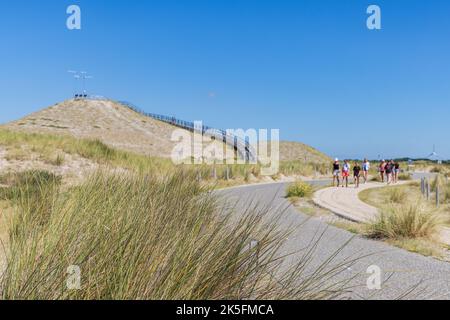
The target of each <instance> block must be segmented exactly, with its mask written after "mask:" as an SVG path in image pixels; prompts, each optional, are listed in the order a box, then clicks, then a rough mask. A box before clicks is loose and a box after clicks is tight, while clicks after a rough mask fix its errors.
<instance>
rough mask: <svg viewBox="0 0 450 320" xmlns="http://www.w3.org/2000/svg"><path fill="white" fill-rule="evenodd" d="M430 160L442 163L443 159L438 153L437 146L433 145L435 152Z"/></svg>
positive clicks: (431, 154) (430, 156)
mask: <svg viewBox="0 0 450 320" xmlns="http://www.w3.org/2000/svg"><path fill="white" fill-rule="evenodd" d="M428 159H430V160H432V161H435V160H436V161H437V162H442V160H441V157H440V156H439V155H438V153H437V152H436V145H435V144H434V145H433V152H432V153H430V155H429V156H428Z"/></svg>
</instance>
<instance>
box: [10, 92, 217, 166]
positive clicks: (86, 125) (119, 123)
mask: <svg viewBox="0 0 450 320" xmlns="http://www.w3.org/2000/svg"><path fill="white" fill-rule="evenodd" d="M3 127H4V128H7V129H11V130H18V131H22V132H31V133H47V134H58V135H61V134H68V135H71V136H73V137H76V138H84V139H98V140H100V141H102V142H103V143H105V144H107V145H109V146H111V147H114V148H118V149H121V150H126V151H131V152H136V153H140V154H144V155H148V156H157V157H162V158H170V157H171V153H172V150H173V149H174V146H175V145H176V142H173V141H171V140H172V134H173V132H174V130H182V131H184V132H185V133H186V134H190V135H191V137H192V139H193V140H194V135H193V134H192V133H190V132H188V131H185V130H183V129H180V128H177V127H174V126H172V125H169V124H166V123H164V122H161V121H157V120H154V119H152V118H149V117H145V116H143V115H141V114H139V113H137V112H134V111H132V110H131V109H129V108H127V107H124V106H123V105H121V104H120V103H116V102H113V101H109V100H104V101H92V100H78V101H75V100H67V101H64V102H62V103H59V104H56V105H54V106H52V107H49V108H47V109H44V110H41V111H38V112H35V113H33V114H31V115H29V116H27V117H25V118H23V119H20V120H17V121H14V122H11V123H9V124H6V125H4V126H3ZM198 137H199V136H197V138H198ZM200 141H201V140H200ZM210 143H211V142H210ZM210 143H208V144H210ZM214 144H216V145H217V146H218V147H222V148H224V144H223V143H221V142H214Z"/></svg>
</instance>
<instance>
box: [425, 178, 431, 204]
mask: <svg viewBox="0 0 450 320" xmlns="http://www.w3.org/2000/svg"><path fill="white" fill-rule="evenodd" d="M426 193H427V200H430V194H431V186H430V181H428V179H427V180H426Z"/></svg>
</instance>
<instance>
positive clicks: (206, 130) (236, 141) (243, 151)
mask: <svg viewBox="0 0 450 320" xmlns="http://www.w3.org/2000/svg"><path fill="white" fill-rule="evenodd" d="M119 103H120V104H122V105H123V106H125V107H127V108H129V109H131V110H133V111H135V112H137V113H139V114H142V115H144V116H146V117H150V118H153V119H156V120H159V121H162V122H165V123H168V124H171V125H174V126H177V127H180V128H183V129H186V130H189V131H192V132H199V133H201V134H203V135H208V136H212V137H214V138H215V139H217V140H222V141H223V142H224V143H225V144H227V145H229V146H231V147H233V148H234V149H235V150H236V151H237V152H238V153H239V155H240V156H241V157H242V158H244V159H245V160H246V161H254V160H255V159H256V155H255V152H254V151H253V150H252V148H251V147H250V143H249V141H248V139H247V138H246V139H242V138H241V137H238V136H236V135H232V134H230V133H229V132H227V131H225V130H222V129H216V128H212V127H208V126H204V125H200V126H199V125H196V124H195V123H194V122H190V121H185V120H181V119H178V118H176V117H174V116H166V115H161V114H156V113H150V112H146V111H144V110H142V109H141V108H139V107H138V106H136V105H134V104H132V103H130V102H128V101H119Z"/></svg>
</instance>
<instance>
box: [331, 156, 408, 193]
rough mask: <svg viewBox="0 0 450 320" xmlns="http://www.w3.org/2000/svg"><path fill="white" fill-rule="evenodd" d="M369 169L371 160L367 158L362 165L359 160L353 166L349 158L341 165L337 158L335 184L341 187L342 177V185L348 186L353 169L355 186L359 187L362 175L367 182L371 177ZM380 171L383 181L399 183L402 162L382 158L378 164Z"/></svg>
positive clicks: (334, 170) (334, 165)
mask: <svg viewBox="0 0 450 320" xmlns="http://www.w3.org/2000/svg"><path fill="white" fill-rule="evenodd" d="M369 170H370V162H369V160H367V159H364V161H363V162H362V164H361V165H360V163H359V162H355V163H354V164H353V166H351V164H350V162H349V160H344V163H343V164H342V167H341V164H340V162H339V159H337V158H336V159H335V160H334V162H333V186H334V185H336V186H337V187H339V186H340V185H341V177H342V187H346V188H348V181H349V177H350V175H351V172H352V171H353V181H354V184H355V187H356V188H359V184H360V180H361V177H362V178H363V180H364V183H367V181H368V179H369ZM378 172H379V174H380V179H381V182H385V181H386V182H387V183H388V184H391V183H397V182H398V176H399V173H400V164H399V163H398V162H397V161H394V160H390V161H385V160H382V161H380V164H379V166H378Z"/></svg>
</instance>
